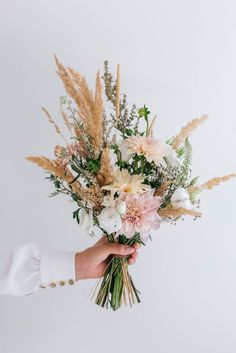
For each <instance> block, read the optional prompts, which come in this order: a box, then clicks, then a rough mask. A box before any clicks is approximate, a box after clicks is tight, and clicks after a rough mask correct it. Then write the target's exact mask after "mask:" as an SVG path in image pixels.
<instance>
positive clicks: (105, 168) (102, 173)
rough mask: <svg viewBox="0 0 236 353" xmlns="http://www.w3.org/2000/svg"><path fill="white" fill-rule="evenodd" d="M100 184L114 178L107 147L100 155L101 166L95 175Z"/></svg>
mask: <svg viewBox="0 0 236 353" xmlns="http://www.w3.org/2000/svg"><path fill="white" fill-rule="evenodd" d="M97 179H98V182H99V185H100V186H105V185H108V184H111V183H112V182H113V180H114V172H113V170H112V166H111V160H110V155H109V148H105V149H104V150H103V152H102V156H101V168H100V170H99V173H98V175H97Z"/></svg>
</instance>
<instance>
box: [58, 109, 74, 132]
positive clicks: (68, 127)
mask: <svg viewBox="0 0 236 353" xmlns="http://www.w3.org/2000/svg"><path fill="white" fill-rule="evenodd" d="M60 113H61V116H62V118H63V120H64V123H65V125H66V127H67V129H68V130H69V131H70V133H72V127H71V123H70V121H69V118H68V116H67V115H66V113H65V112H64V110H63V109H60Z"/></svg>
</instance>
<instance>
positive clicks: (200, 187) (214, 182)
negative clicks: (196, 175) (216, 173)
mask: <svg viewBox="0 0 236 353" xmlns="http://www.w3.org/2000/svg"><path fill="white" fill-rule="evenodd" d="M234 177H236V174H235V173H233V174H229V175H224V176H222V177H216V178H212V179H210V180H208V181H207V182H206V183H204V184H202V185H196V186H192V187H190V188H188V192H189V193H190V194H191V193H193V192H195V191H201V190H211V189H213V188H214V187H215V186H217V185H219V184H220V183H223V182H225V181H228V180H229V179H231V178H234Z"/></svg>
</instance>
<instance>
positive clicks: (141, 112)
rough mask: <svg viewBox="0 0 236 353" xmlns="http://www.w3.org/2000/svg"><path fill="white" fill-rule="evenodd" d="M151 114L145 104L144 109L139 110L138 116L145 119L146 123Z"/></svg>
mask: <svg viewBox="0 0 236 353" xmlns="http://www.w3.org/2000/svg"><path fill="white" fill-rule="evenodd" d="M150 113H151V112H150V111H149V110H148V108H147V107H146V105H145V104H144V106H143V107H142V108H140V109H139V110H138V115H139V117H140V118H142V117H144V119H145V120H146V121H148V115H149V114H150Z"/></svg>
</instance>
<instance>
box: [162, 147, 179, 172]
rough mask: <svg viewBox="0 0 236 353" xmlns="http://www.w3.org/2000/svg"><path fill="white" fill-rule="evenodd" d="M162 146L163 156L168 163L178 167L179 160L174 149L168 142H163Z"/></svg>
mask: <svg viewBox="0 0 236 353" xmlns="http://www.w3.org/2000/svg"><path fill="white" fill-rule="evenodd" d="M163 147H164V151H165V158H166V159H167V162H168V163H169V165H171V166H172V167H179V166H180V160H179V159H178V157H177V154H176V152H175V150H174V149H173V148H172V147H171V146H170V145H169V144H168V143H165V144H163Z"/></svg>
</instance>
